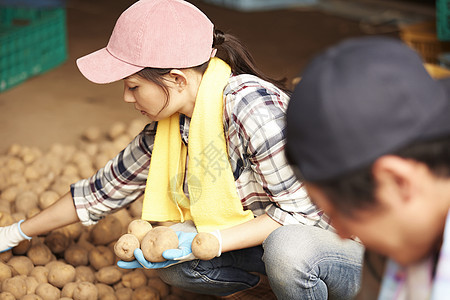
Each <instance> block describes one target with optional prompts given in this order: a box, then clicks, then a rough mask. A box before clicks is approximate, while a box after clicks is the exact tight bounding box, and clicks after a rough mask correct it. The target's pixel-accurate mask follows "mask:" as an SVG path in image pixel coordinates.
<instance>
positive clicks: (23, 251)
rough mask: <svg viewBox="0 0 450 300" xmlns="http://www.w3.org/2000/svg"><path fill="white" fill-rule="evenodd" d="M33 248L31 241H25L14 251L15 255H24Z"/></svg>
mask: <svg viewBox="0 0 450 300" xmlns="http://www.w3.org/2000/svg"><path fill="white" fill-rule="evenodd" d="M30 248H31V241H30V240H23V241H21V242H20V243H19V244H18V245H17V246H15V247H14V248H13V249H12V253H13V254H14V255H24V254H26V253H27V252H28V250H29V249H30Z"/></svg>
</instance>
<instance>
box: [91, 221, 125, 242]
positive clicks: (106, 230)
mask: <svg viewBox="0 0 450 300" xmlns="http://www.w3.org/2000/svg"><path fill="white" fill-rule="evenodd" d="M121 234H122V226H121V224H120V221H119V220H118V219H117V218H116V217H114V216H107V217H105V218H104V219H101V220H100V221H99V222H98V223H97V224H95V225H94V227H93V228H92V231H91V239H92V243H93V244H94V245H106V244H108V243H110V242H112V241H115V240H117V239H118V238H119V237H120V235H121Z"/></svg>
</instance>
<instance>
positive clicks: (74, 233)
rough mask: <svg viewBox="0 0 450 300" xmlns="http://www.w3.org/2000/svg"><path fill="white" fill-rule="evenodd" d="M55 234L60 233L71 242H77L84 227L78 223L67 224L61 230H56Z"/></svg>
mask: <svg viewBox="0 0 450 300" xmlns="http://www.w3.org/2000/svg"><path fill="white" fill-rule="evenodd" d="M55 231H57V232H62V233H63V234H65V235H66V236H68V237H69V238H70V239H71V240H78V239H79V238H80V236H81V234H82V233H83V231H84V227H83V225H82V224H81V223H80V222H76V223H73V224H69V225H66V226H63V227H61V228H58V229H56V230H55Z"/></svg>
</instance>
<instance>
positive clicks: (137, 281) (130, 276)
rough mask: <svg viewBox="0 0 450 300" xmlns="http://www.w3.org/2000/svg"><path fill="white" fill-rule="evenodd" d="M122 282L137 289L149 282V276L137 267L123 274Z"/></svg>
mask: <svg viewBox="0 0 450 300" xmlns="http://www.w3.org/2000/svg"><path fill="white" fill-rule="evenodd" d="M122 284H123V286H125V287H129V288H131V289H133V290H134V289H136V288H138V287H141V286H145V285H146V284H147V277H146V276H145V275H144V273H143V272H142V271H141V270H140V269H136V270H134V271H132V272H130V273H127V274H124V275H123V276H122Z"/></svg>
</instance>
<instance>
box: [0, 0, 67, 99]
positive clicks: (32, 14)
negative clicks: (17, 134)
mask: <svg viewBox="0 0 450 300" xmlns="http://www.w3.org/2000/svg"><path fill="white" fill-rule="evenodd" d="M66 59H67V41H66V11H65V6H64V2H63V1H62V0H47V1H42V0H40V1H38V0H34V1H33V0H28V1H24V0H14V1H11V0H9V1H7V0H0V92H3V91H5V90H7V89H9V88H11V87H13V86H16V85H18V84H19V83H22V82H24V81H25V80H26V79H27V78H30V77H32V76H35V75H37V74H41V73H44V72H46V71H48V70H50V69H52V68H54V67H56V66H58V65H59V64H61V63H63V62H64V61H65V60H66Z"/></svg>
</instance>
